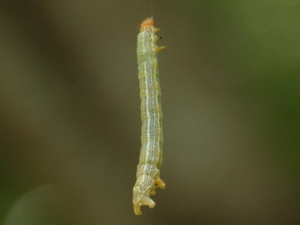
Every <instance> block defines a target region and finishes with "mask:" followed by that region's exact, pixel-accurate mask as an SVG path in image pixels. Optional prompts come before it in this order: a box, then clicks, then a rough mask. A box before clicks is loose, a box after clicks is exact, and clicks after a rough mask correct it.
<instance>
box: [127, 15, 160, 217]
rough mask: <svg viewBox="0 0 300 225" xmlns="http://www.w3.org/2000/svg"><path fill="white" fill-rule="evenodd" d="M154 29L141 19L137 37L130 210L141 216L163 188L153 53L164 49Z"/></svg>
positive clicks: (157, 94) (151, 206)
mask: <svg viewBox="0 0 300 225" xmlns="http://www.w3.org/2000/svg"><path fill="white" fill-rule="evenodd" d="M158 30H159V29H158V28H155V27H154V21H153V19H152V18H147V19H145V20H144V21H143V22H142V24H141V27H140V33H139V34H138V36H137V60H138V78H139V83H140V98H141V120H142V128H141V133H142V134H141V143H142V146H141V152H140V158H139V164H138V166H137V173H136V183H135V185H134V187H133V209H134V213H135V214H136V215H141V214H142V212H141V206H142V205H148V206H149V207H150V208H153V207H154V206H155V202H154V201H153V200H152V199H151V198H150V195H155V189H156V188H162V189H163V188H165V183H164V182H163V181H162V179H160V170H159V169H160V167H161V165H162V159H163V156H162V154H163V141H164V138H163V130H162V120H163V114H162V109H161V90H160V84H159V73H158V61H157V53H158V52H159V51H160V50H162V49H164V47H163V46H162V47H158V46H157V44H156V43H157V41H158V40H159V37H158V36H157V35H156V33H157V32H158Z"/></svg>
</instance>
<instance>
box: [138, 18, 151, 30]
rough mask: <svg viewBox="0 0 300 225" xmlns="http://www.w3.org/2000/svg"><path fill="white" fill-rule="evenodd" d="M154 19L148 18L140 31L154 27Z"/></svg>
mask: <svg viewBox="0 0 300 225" xmlns="http://www.w3.org/2000/svg"><path fill="white" fill-rule="evenodd" d="M153 25H154V21H153V18H147V19H145V20H144V21H143V22H142V23H141V27H140V31H143V30H146V29H147V28H148V27H153Z"/></svg>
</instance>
